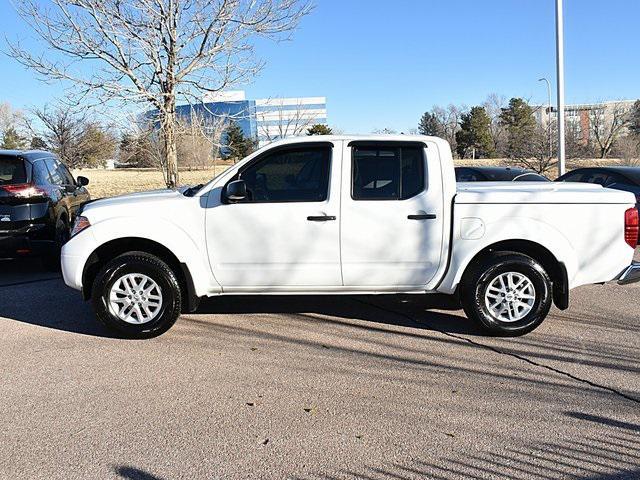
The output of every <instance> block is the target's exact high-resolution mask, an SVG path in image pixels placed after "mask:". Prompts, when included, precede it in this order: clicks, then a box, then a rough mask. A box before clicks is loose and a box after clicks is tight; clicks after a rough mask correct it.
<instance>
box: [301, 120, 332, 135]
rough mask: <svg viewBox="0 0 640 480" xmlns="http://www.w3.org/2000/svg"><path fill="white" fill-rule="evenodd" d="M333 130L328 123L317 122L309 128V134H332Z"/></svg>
mask: <svg viewBox="0 0 640 480" xmlns="http://www.w3.org/2000/svg"><path fill="white" fill-rule="evenodd" d="M332 133H333V130H331V128H330V127H329V126H328V125H324V124H323V123H316V124H315V125H312V126H311V127H309V128H308V129H307V135H309V136H311V135H331V134H332Z"/></svg>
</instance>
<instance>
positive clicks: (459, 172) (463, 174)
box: [456, 167, 480, 182]
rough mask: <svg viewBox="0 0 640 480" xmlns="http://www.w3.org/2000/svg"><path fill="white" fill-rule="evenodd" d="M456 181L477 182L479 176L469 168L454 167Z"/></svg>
mask: <svg viewBox="0 0 640 480" xmlns="http://www.w3.org/2000/svg"><path fill="white" fill-rule="evenodd" d="M456 181H457V182H479V181H480V178H479V177H478V175H477V174H476V173H475V172H474V171H473V170H471V169H470V168H464V167H460V168H456Z"/></svg>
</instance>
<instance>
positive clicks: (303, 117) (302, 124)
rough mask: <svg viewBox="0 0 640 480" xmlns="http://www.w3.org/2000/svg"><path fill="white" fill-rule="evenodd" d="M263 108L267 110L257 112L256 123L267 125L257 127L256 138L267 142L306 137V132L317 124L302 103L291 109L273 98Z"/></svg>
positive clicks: (280, 100)
mask: <svg viewBox="0 0 640 480" xmlns="http://www.w3.org/2000/svg"><path fill="white" fill-rule="evenodd" d="M265 106H266V107H268V108H269V110H264V111H261V112H258V121H259V122H260V121H261V120H263V121H266V122H268V123H266V124H263V125H260V126H259V127H258V137H261V138H264V139H265V140H266V141H268V142H274V141H276V140H279V139H281V138H286V137H299V136H302V135H306V132H307V130H308V129H309V128H310V127H311V126H313V125H314V124H315V123H316V122H317V118H316V115H315V113H314V112H310V111H309V110H306V109H305V108H304V105H303V104H302V103H298V104H296V105H293V107H295V108H291V105H289V104H286V105H285V104H284V102H283V100H282V99H279V98H274V99H269V100H268V101H267V103H266V104H265ZM285 107H287V108H285ZM274 123H275V125H274Z"/></svg>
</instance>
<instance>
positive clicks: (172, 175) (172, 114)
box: [162, 97, 178, 188]
mask: <svg viewBox="0 0 640 480" xmlns="http://www.w3.org/2000/svg"><path fill="white" fill-rule="evenodd" d="M162 139H163V142H164V155H165V162H166V163H165V164H166V174H167V177H166V181H167V188H176V187H177V186H178V148H177V145H176V109H175V100H173V98H172V97H167V99H166V100H165V112H164V115H163V119H162Z"/></svg>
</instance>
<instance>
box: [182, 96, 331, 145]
mask: <svg viewBox="0 0 640 480" xmlns="http://www.w3.org/2000/svg"><path fill="white" fill-rule="evenodd" d="M176 113H177V114H178V116H180V117H183V118H191V117H192V115H197V116H198V117H200V118H203V119H204V120H205V121H206V120H207V119H212V120H213V119H220V118H224V119H228V120H229V121H235V122H237V123H238V125H239V126H240V128H242V130H243V132H244V134H245V136H247V137H249V138H253V139H255V140H258V142H259V144H260V146H263V145H266V144H267V143H270V142H273V141H275V140H278V139H281V138H287V137H293V136H299V135H304V134H305V133H306V130H307V129H308V128H309V127H310V126H312V125H315V124H324V125H326V124H327V102H326V98H325V97H300V98H270V99H258V100H247V99H246V98H245V96H244V92H226V93H224V94H221V95H216V96H214V97H209V98H205V99H204V101H203V103H202V104H195V105H179V106H178V107H177V108H176Z"/></svg>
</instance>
